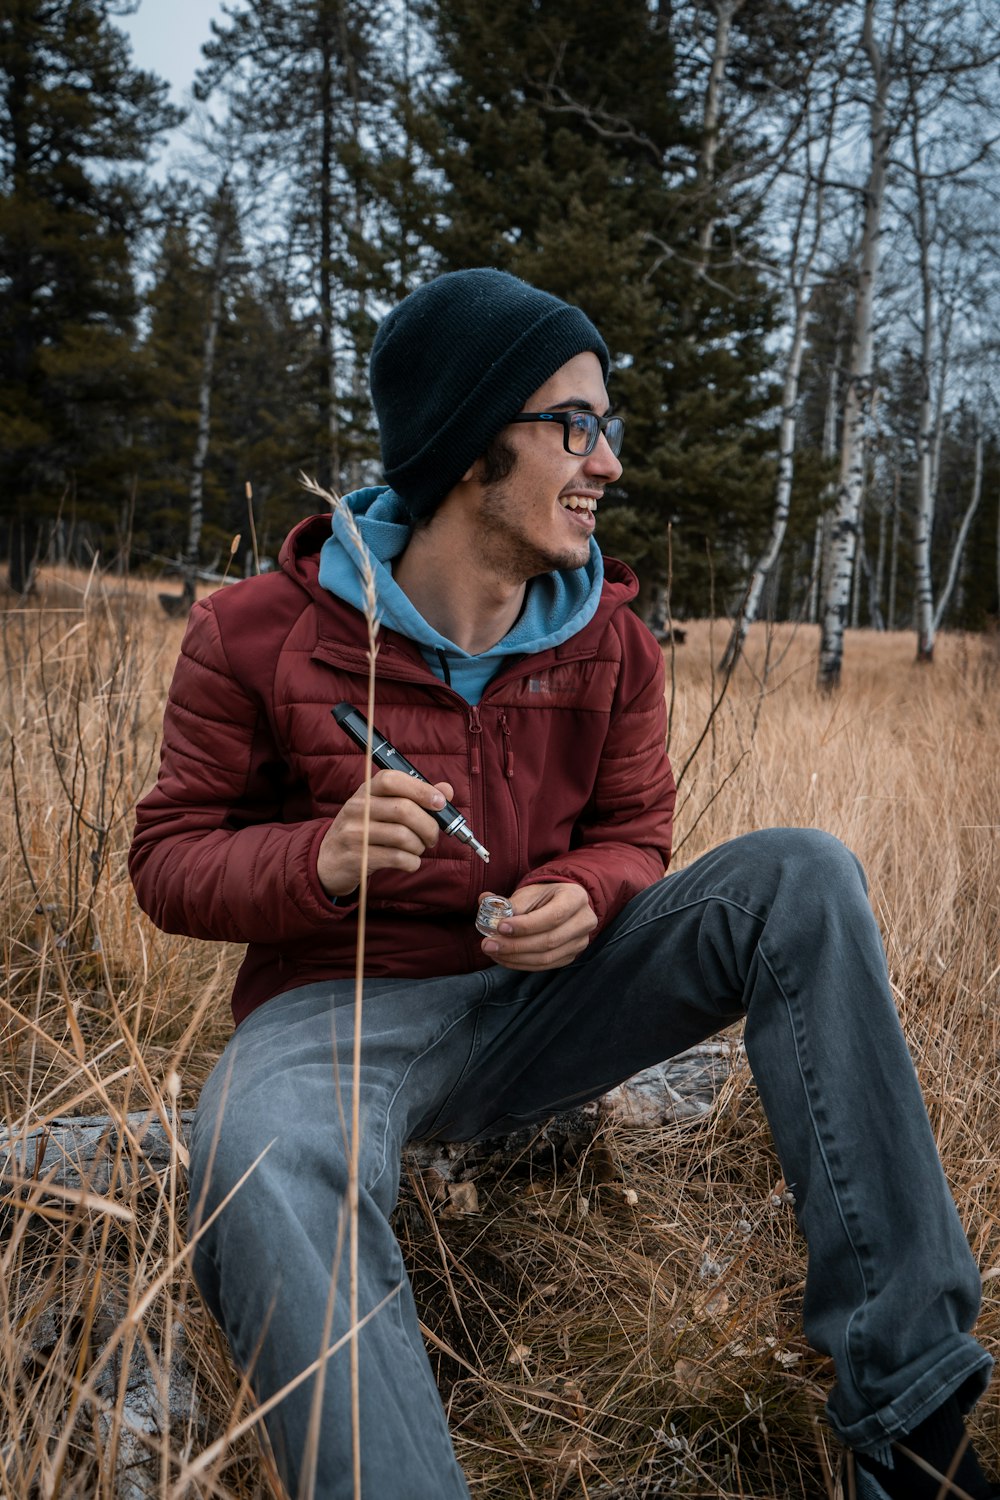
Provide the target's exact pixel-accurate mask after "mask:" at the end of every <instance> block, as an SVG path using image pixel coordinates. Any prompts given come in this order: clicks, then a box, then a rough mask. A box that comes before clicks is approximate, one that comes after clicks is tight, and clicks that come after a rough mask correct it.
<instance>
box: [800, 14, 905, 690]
mask: <svg viewBox="0 0 1000 1500" xmlns="http://www.w3.org/2000/svg"><path fill="white" fill-rule="evenodd" d="M874 19H875V0H865V13H864V25H863V30H862V46H863V49H864V52H865V55H866V56H867V58H868V62H869V66H870V68H871V73H872V79H873V82H874V85H875V88H874V93H873V95H872V99H871V104H870V107H869V142H870V150H871V160H870V165H869V171H868V181H867V185H866V189H865V214H864V226H863V229H862V233H861V250H860V261H859V270H858V289H857V299H856V303H855V311H854V329H853V335H852V339H851V354H850V369H849V372H848V382H847V395H846V399H845V403H844V419H843V434H842V439H841V450H840V477H839V481H838V487H837V505H836V510H835V512H834V517H833V525H832V535H831V545H830V573H829V577H828V578H827V579H826V582H825V587H824V599H823V617H822V631H821V640H820V653H819V670H818V683H819V686H820V687H821V688H825V689H828V690H829V689H833V688H836V687H837V686H839V684H840V673H841V667H842V665H843V659H844V631H845V628H846V626H847V619H848V609H849V606H850V598H851V580H852V575H853V571H854V555H855V552H856V550H857V544H858V518H859V514H860V509H861V495H862V490H863V487H864V467H865V441H864V438H865V416H866V413H867V408H868V403H869V401H870V399H871V394H872V355H873V345H874V315H875V288H876V283H877V281H878V271H879V236H880V232H881V225H882V205H883V201H884V198H885V177H886V168H887V165H888V157H889V127H888V116H887V105H888V93H889V83H890V79H891V72H890V65H889V55H890V54H891V47H892V36H891V34H890V40H889V44H888V47H886V48H884V49H882V50H880V48H879V46H878V43H877V42H876V40H875V32H874ZM895 24H896V14H895V10H894V13H893V21H892V28H891V29H892V30H893V31H894V29H895Z"/></svg>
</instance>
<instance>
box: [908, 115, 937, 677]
mask: <svg viewBox="0 0 1000 1500" xmlns="http://www.w3.org/2000/svg"><path fill="white" fill-rule="evenodd" d="M910 147H911V151H912V154H913V168H914V183H915V188H916V207H917V224H916V229H917V250H918V253H919V257H920V315H921V326H920V407H919V412H918V422H917V470H916V476H915V479H916V493H915V496H914V530H913V572H914V596H915V599H916V612H917V660H918V661H930V660H931V659H932V658H933V656H934V581H933V578H932V577H931V539H932V536H933V532H934V510H935V503H936V499H937V496H936V493H935V491H936V484H935V469H936V467H937V466H936V464H935V446H936V445H935V439H934V408H933V402H932V398H931V365H932V361H933V357H934V289H933V285H932V279H931V265H930V248H931V247H930V230H929V227H928V222H927V188H926V183H925V181H924V177H923V174H922V172H921V168H920V117H919V113H918V112H916V111H914V114H913V116H912V118H911V121H910ZM940 415H941V417H942V419H943V413H941V414H940Z"/></svg>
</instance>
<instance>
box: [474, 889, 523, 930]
mask: <svg viewBox="0 0 1000 1500" xmlns="http://www.w3.org/2000/svg"><path fill="white" fill-rule="evenodd" d="M513 915H514V908H513V907H512V906H511V904H510V902H509V901H508V900H507V898H506V896H484V897H483V899H482V901H480V903H479V910H478V912H477V913H476V931H477V932H481V933H482V935H483V937H491V936H492V935H493V933H495V932H498V931H499V930H500V923H501V922H503V921H504V920H505V919H506V918H507V917H512V916H513Z"/></svg>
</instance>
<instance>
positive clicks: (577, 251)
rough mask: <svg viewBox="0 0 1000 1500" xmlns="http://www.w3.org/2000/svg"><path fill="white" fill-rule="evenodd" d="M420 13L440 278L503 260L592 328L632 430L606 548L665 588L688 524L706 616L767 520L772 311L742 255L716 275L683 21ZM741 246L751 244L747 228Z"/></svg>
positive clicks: (494, 11)
mask: <svg viewBox="0 0 1000 1500" xmlns="http://www.w3.org/2000/svg"><path fill="white" fill-rule="evenodd" d="M423 14H424V16H425V19H426V22H427V25H428V27H429V29H430V31H431V34H432V36H433V39H434V43H435V46H436V49H437V62H438V66H439V75H440V78H441V80H442V81H441V83H440V85H439V86H438V87H437V88H436V89H434V90H433V91H432V92H431V94H430V96H429V97H428V98H427V101H426V106H425V108H424V110H423V112H422V114H421V117H420V120H419V122H418V125H417V131H418V139H419V141H420V144H421V145H422V147H423V149H424V150H425V151H426V153H427V155H428V158H429V161H430V163H431V167H432V171H433V174H436V176H438V177H439V178H440V179H441V180H442V182H443V187H442V190H441V192H440V199H439V203H438V205H437V212H436V213H435V214H433V215H432V216H430V218H429V219H428V221H427V222H426V234H427V238H428V241H429V243H430V244H431V245H432V247H433V248H434V249H435V251H436V252H437V254H438V256H439V260H440V265H441V268H442V269H444V270H450V269H457V268H460V267H463V266H471V265H477V264H492V265H498V266H501V267H503V268H505V269H507V270H510V271H512V272H514V273H515V274H518V275H521V276H523V277H525V278H526V279H527V280H529V281H533V282H535V283H536V284H538V285H539V286H542V287H544V288H546V289H547V290H549V291H552V292H554V293H556V294H557V295H559V296H562V297H565V298H567V299H568V300H570V301H572V302H575V303H578V304H579V305H580V306H582V307H583V308H584V310H585V311H586V312H587V313H588V314H589V315H590V316H591V317H592V318H593V320H594V321H595V323H596V324H597V326H598V327H599V328H600V329H601V332H602V333H603V335H604V337H605V339H606V340H607V342H608V345H609V348H610V350H611V353H612V358H613V361H614V364H615V369H614V373H613V378H612V389H611V395H612V399H613V400H614V401H615V403H616V405H617V406H618V407H619V409H621V410H622V411H623V413H624V414H625V416H626V418H627V422H628V431H627V437H626V448H625V451H624V461H625V466H626V472H625V476H624V478H623V481H622V484H621V486H620V487H619V490H618V493H617V496H616V499H618V500H619V501H621V502H623V503H625V504H626V505H627V511H626V512H625V514H623V515H622V517H621V518H620V522H621V524H618V525H616V520H615V516H614V511H613V510H612V509H610V508H609V509H606V510H605V511H604V513H603V514H602V520H601V537H602V543H603V544H604V545H606V546H607V547H608V550H614V548H615V546H616V544H618V543H620V542H624V543H625V544H626V545H625V547H624V548H623V549H622V550H624V551H626V552H629V553H630V559H629V560H631V561H633V562H635V563H640V564H641V566H643V568H644V569H648V570H649V571H650V572H651V573H656V572H659V573H661V574H662V573H663V572H664V570H665V567H666V538H667V525H668V522H672V523H673V549H674V606H675V608H680V609H683V610H687V611H690V612H702V613H704V612H705V610H707V608H708V605H709V594H710V588H711V582H710V580H711V577H712V575H713V573H717V575H718V578H717V582H718V586H719V588H720V589H721V588H722V587H723V586H725V584H727V583H728V582H730V581H732V579H733V578H734V577H735V576H736V572H737V568H738V566H739V559H740V558H741V556H742V554H743V553H744V552H746V551H747V550H749V549H750V547H751V544H752V542H754V541H755V540H756V538H757V535H758V532H759V529H760V525H761V520H762V518H763V517H766V507H767V496H768V495H769V492H770V489H771V483H772V479H771V473H772V464H771V458H770V456H769V451H768V450H769V448H770V447H771V446H772V443H773V439H772V437H771V435H770V434H769V433H768V432H767V430H766V427H765V426H764V425H763V417H764V415H765V413H766V412H767V410H768V407H769V405H770V404H771V402H772V393H771V391H770V387H769V383H768V380H767V378H766V375H765V369H766V355H765V349H764V340H765V338H766V335H767V332H768V329H769V327H770V319H771V305H770V298H769V295H768V293H767V291H766V289H765V288H763V287H762V285H761V284H760V282H759V280H758V278H757V276H756V273H754V272H752V271H748V270H747V269H746V267H745V266H742V265H739V264H737V263H736V261H735V259H734V258H733V257H732V256H731V255H729V254H728V253H727V254H725V255H723V254H718V255H716V253H715V251H714V249H710V250H709V261H710V265H709V267H708V268H707V269H708V274H702V272H703V271H704V270H705V269H706V268H705V267H704V264H703V263H699V255H700V252H699V249H698V231H699V227H700V223H701V214H702V210H703V208H704V194H703V193H697V192H695V191H694V188H693V183H694V180H695V176H696V162H697V157H698V146H699V139H700V137H699V128H698V125H697V123H696V122H694V121H693V119H692V118H691V115H692V111H691V110H690V108H688V107H687V105H686V104H685V101H684V100H683V99H682V98H681V97H680V91H679V88H678V86H677V80H676V76H675V68H674V46H673V39H672V36H671V32H670V29H669V17H668V16H665V15H664V13H663V11H662V9H657V8H655V7H650V6H649V5H647V4H646V3H645V0H624V4H623V5H622V6H619V7H617V8H616V10H615V12H614V15H613V16H612V15H611V14H609V12H608V10H607V7H606V6H601V5H598V4H596V3H594V0H582V3H580V4H578V5H576V6H574V7H572V8H570V9H567V8H566V7H565V6H561V5H557V4H555V3H554V0H514V3H513V4H508V3H505V4H504V5H502V6H501V5H499V4H497V3H495V0H493V3H489V4H485V5H483V4H479V3H473V0H436V3H434V4H433V5H427V6H426V7H425V9H424V11H423ZM726 233H727V235H731V236H735V238H736V239H737V240H742V241H745V240H746V237H747V236H748V235H749V234H751V233H752V223H751V217H750V215H749V214H746V215H745V216H744V218H743V219H742V220H741V221H739V222H737V221H736V220H735V219H734V218H733V217H732V216H730V221H729V222H728V223H727V225H726ZM710 238H711V236H710ZM716 261H717V262H718V266H716ZM717 272H718V275H717ZM609 538H610V541H609Z"/></svg>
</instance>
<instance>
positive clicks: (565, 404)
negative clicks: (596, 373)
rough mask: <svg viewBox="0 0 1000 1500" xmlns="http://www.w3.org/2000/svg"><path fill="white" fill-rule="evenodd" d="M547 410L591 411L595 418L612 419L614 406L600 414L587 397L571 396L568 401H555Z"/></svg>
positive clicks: (608, 407)
mask: <svg viewBox="0 0 1000 1500" xmlns="http://www.w3.org/2000/svg"><path fill="white" fill-rule="evenodd" d="M545 410H546V411H589V412H593V413H594V414H595V416H602V417H610V416H611V413H612V412H613V411H614V406H613V405H609V406H607V407H605V409H604V411H603V412H598V410H597V407H596V406H595V405H594V403H593V402H592V401H588V400H587V398H586V397H585V396H570V397H569V398H568V400H566V401H553V403H552V404H551V406H547V407H546V408H545Z"/></svg>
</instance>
